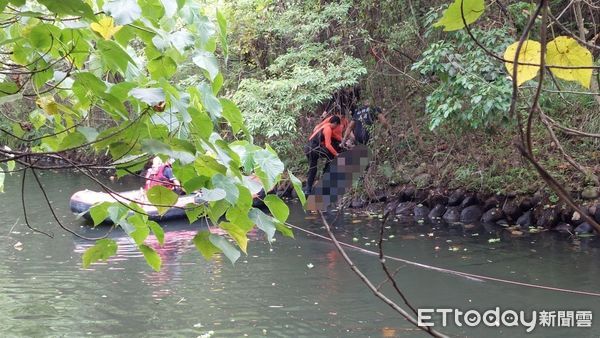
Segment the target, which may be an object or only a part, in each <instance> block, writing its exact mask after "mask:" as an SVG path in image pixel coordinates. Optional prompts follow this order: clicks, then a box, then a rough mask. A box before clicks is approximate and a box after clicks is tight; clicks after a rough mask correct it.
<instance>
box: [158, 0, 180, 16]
mask: <svg viewBox="0 0 600 338" xmlns="http://www.w3.org/2000/svg"><path fill="white" fill-rule="evenodd" d="M160 2H161V3H162V5H163V7H164V8H165V15H166V16H167V18H170V17H172V16H173V15H175V14H176V13H177V9H178V6H177V1H175V0H160Z"/></svg>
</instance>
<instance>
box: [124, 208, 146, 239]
mask: <svg viewBox="0 0 600 338" xmlns="http://www.w3.org/2000/svg"><path fill="white" fill-rule="evenodd" d="M127 223H129V224H130V225H132V226H133V227H134V230H133V231H132V232H128V234H129V237H131V238H132V239H133V241H134V242H135V244H137V245H141V244H143V243H144V241H145V240H146V238H148V235H149V234H150V228H148V225H147V224H146V222H145V221H144V219H143V217H142V216H141V215H140V214H137V213H136V214H134V215H132V216H129V217H128V218H127Z"/></svg>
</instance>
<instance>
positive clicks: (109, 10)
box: [49, 0, 142, 26]
mask: <svg viewBox="0 0 600 338" xmlns="http://www.w3.org/2000/svg"><path fill="white" fill-rule="evenodd" d="M49 1H55V0H49ZM102 10H104V11H105V12H106V14H108V15H110V16H112V17H113V18H114V19H115V23H116V24H117V25H121V26H124V25H128V24H130V23H132V22H134V21H135V20H137V19H139V18H140V17H141V16H142V9H141V8H140V6H139V5H138V3H137V1H136V0H106V3H105V4H104V6H103V7H102Z"/></svg>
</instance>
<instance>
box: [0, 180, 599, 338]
mask: <svg viewBox="0 0 600 338" xmlns="http://www.w3.org/2000/svg"><path fill="white" fill-rule="evenodd" d="M15 176H16V175H14V176H13V177H7V186H6V188H5V190H6V192H5V193H4V194H1V195H0V205H2V209H1V210H0V220H1V221H0V237H1V238H2V239H3V241H2V243H3V244H2V245H0V254H1V256H2V257H3V259H2V260H1V261H0V290H1V291H0V309H1V310H2V311H0V334H1V336H2V337H13V336H14V337H84V336H93V337H95V336H106V337H110V336H119V337H151V336H156V337H164V336H177V337H197V336H203V337H208V336H213V337H244V336H248V337H422V336H424V335H423V333H421V331H419V330H417V329H416V328H414V327H413V326H411V325H410V324H409V323H408V322H406V321H405V320H403V319H402V318H400V317H399V315H398V314H396V313H395V312H394V311H392V310H391V309H390V308H389V307H387V306H386V305H385V304H383V303H382V302H381V301H379V300H378V299H376V298H375V297H374V296H373V295H372V293H371V292H370V291H368V290H367V289H366V288H365V286H364V285H363V284H362V283H361V282H360V280H359V279H358V278H357V277H356V275H355V274H354V273H353V272H352V271H351V270H350V269H349V268H348V265H347V264H346V263H345V262H344V261H343V259H342V257H341V256H340V254H339V253H338V252H337V251H336V249H335V247H334V246H333V245H332V244H331V243H330V242H329V241H326V240H324V239H321V238H318V237H315V236H313V235H310V234H307V233H304V232H302V231H298V230H295V231H294V233H295V239H288V238H283V237H281V236H279V235H278V236H277V241H276V242H274V243H272V244H271V245H270V244H268V243H267V242H266V241H265V240H264V236H263V234H261V233H255V234H253V235H252V240H251V242H250V243H249V249H248V256H242V257H241V258H240V260H239V261H238V262H237V263H236V265H235V266H232V264H231V263H230V262H229V261H228V260H227V259H226V258H224V257H220V256H219V257H217V258H216V259H214V260H213V261H210V262H207V261H205V260H204V259H203V258H202V257H201V255H200V254H199V253H198V252H197V251H196V250H195V248H194V246H193V245H192V244H191V243H190V240H191V238H192V237H193V236H194V234H195V232H196V231H197V230H198V229H199V228H201V227H202V224H194V225H191V226H190V225H185V224H184V223H183V222H170V223H166V224H163V225H164V227H165V230H166V236H165V240H166V244H165V246H164V247H163V248H162V249H160V250H159V254H160V255H161V257H162V260H163V268H162V270H161V271H160V272H154V271H153V270H151V268H150V267H149V266H147V265H146V263H145V261H144V259H143V258H142V257H141V255H140V254H139V253H138V252H137V251H136V250H134V249H133V248H134V246H133V245H132V242H131V241H130V240H129V239H128V238H127V237H126V236H125V235H124V233H122V232H119V231H115V232H113V233H112V234H111V238H114V239H116V240H117V242H118V243H119V251H118V255H117V256H116V257H114V258H112V259H110V260H109V262H102V263H98V264H94V265H92V266H91V267H90V268H89V269H83V268H82V266H81V253H82V252H83V251H84V250H85V249H86V248H87V247H89V246H90V245H91V244H90V243H89V242H87V241H85V240H81V239H78V238H76V237H75V236H73V235H71V234H69V233H67V232H65V231H62V230H61V229H60V228H59V227H58V225H57V224H56V223H55V222H54V221H53V220H52V219H51V217H50V214H49V212H48V209H47V207H46V206H45V204H44V203H45V202H44V200H43V198H42V196H41V194H40V193H39V191H38V190H37V189H36V187H35V186H34V184H33V183H34V181H33V179H32V178H31V177H30V179H28V180H27V181H26V187H25V194H26V196H25V197H26V203H27V206H28V217H29V220H30V223H31V224H32V225H33V226H34V227H37V228H39V229H41V230H44V231H46V232H51V233H52V234H53V235H54V238H49V237H47V236H45V235H41V234H37V233H33V232H32V231H31V230H29V229H28V228H27V227H26V226H25V224H24V221H23V213H22V209H21V205H20V203H21V193H20V179H19V178H18V177H15ZM42 181H43V182H44V185H45V188H46V189H47V191H48V192H49V197H50V199H51V201H52V204H53V206H54V208H55V209H56V211H57V215H58V217H60V219H61V220H62V221H63V223H64V225H66V226H67V227H69V228H70V229H72V230H75V231H78V232H80V233H82V234H84V235H86V236H97V235H101V234H102V233H103V232H104V231H106V230H107V229H106V228H97V229H90V228H89V226H88V225H87V224H86V223H85V222H84V221H83V220H78V219H76V218H75V216H74V215H72V214H71V213H70V211H69V210H68V199H69V197H70V195H71V194H72V193H73V192H75V191H77V190H80V189H83V188H85V187H88V186H91V183H90V182H89V181H87V180H86V179H85V178H84V177H82V176H80V175H77V174H64V173H60V174H59V173H55V174H46V175H43V176H42ZM136 184H137V182H121V183H113V186H114V187H115V188H117V189H122V190H126V189H130V188H132V187H134V186H135V185H136ZM333 216H334V215H331V217H332V218H333ZM341 216H342V217H338V218H337V220H336V221H335V233H336V236H337V237H338V239H339V240H340V241H342V242H345V243H349V244H351V245H354V246H356V247H360V248H363V249H366V250H369V251H376V250H377V246H376V244H375V242H374V241H375V240H376V239H377V234H378V229H379V222H378V220H377V215H376V214H372V215H362V216H355V217H352V216H351V215H348V214H343V215H341ZM290 223H292V224H294V225H297V226H300V227H301V228H303V229H307V230H309V231H312V232H314V233H318V234H325V232H324V230H323V228H322V225H321V224H320V222H319V221H318V220H317V218H316V217H315V215H311V214H306V213H304V212H303V211H302V210H301V208H299V207H298V206H297V205H293V206H292V212H291V216H290ZM490 239H492V243H490V241H489V240H490ZM495 239H499V241H498V242H494V240H495ZM149 241H150V242H151V241H152V239H151V238H150V239H149ZM384 243H385V244H384V248H385V252H386V254H388V255H390V256H393V257H401V258H404V259H408V260H411V261H417V262H419V263H423V264H428V265H433V266H438V267H444V268H448V269H455V270H458V271H463V272H470V273H475V274H480V275H487V276H493V277H497V278H502V279H507V280H514V281H519V282H525V283H533V284H541V285H546V286H552V287H560V288H567V289H576V290H585V291H590V292H600V286H599V283H598V282H597V281H598V280H599V279H600V264H599V263H598V260H599V259H600V243H599V241H598V240H597V239H593V238H591V239H590V238H586V239H580V240H576V239H572V238H568V236H562V235H557V234H551V233H541V234H532V235H527V236H521V237H511V236H510V234H509V233H508V232H507V231H504V230H502V229H499V228H494V227H492V228H489V227H488V228H485V227H476V228H474V229H470V230H469V231H465V230H463V229H462V228H461V227H456V226H447V225H427V224H426V225H420V224H416V223H413V222H399V221H396V222H391V223H390V224H389V228H388V229H386V235H385V242H384ZM151 244H152V243H151ZM347 252H348V254H349V256H350V257H351V259H352V260H353V261H354V262H355V264H356V265H357V266H358V267H359V268H360V269H361V270H362V271H363V272H364V273H365V274H366V275H367V276H368V277H369V278H370V279H371V280H373V282H374V284H375V285H378V284H379V283H380V282H381V281H383V280H384V274H383V273H382V270H381V267H380V264H379V261H378V259H377V258H376V257H375V256H372V255H369V254H368V253H365V252H364V251H359V250H356V249H351V248H350V249H348V250H347ZM387 263H388V264H389V266H390V269H391V270H392V271H396V270H397V281H398V283H399V285H400V287H401V288H402V290H403V291H404V292H405V294H406V295H407V296H408V298H409V300H410V302H411V303H412V304H413V305H414V306H415V307H418V308H448V309H460V310H461V311H467V310H470V309H477V310H480V311H481V312H483V311H485V310H489V309H494V308H495V307H499V308H500V309H501V310H502V311H503V310H508V309H512V310H516V311H525V313H526V317H527V319H530V318H531V316H532V312H531V311H534V310H535V311H538V312H539V311H542V310H546V311H567V312H566V313H567V314H568V313H569V311H572V312H570V313H572V314H573V313H575V311H592V314H593V316H596V317H593V318H592V326H591V327H590V328H584V327H570V328H569V327H552V328H546V327H541V326H540V323H539V321H538V325H537V327H536V328H535V330H534V331H533V333H532V334H529V336H533V337H565V336H570V337H598V336H600V301H599V300H600V298H598V297H595V296H586V295H577V294H569V293H562V292H556V291H549V290H543V289H537V288H528V287H523V286H516V285H510V284H504V283H498V282H491V281H482V280H476V279H469V278H464V277H460V276H456V275H452V274H448V273H443V272H439V271H434V270H429V269H424V268H419V267H414V266H411V265H407V264H403V263H398V262H394V261H393V260H390V259H388V260H387ZM382 291H383V292H385V293H386V294H388V295H389V296H390V298H392V299H394V300H396V301H398V302H399V303H402V302H401V301H399V300H398V296H397V294H394V293H393V291H392V288H391V287H390V285H389V283H387V284H385V285H384V286H383V287H382ZM555 314H556V315H557V317H558V315H559V314H558V312H556V313H555ZM538 316H539V314H538ZM440 318H441V317H440V316H439V315H438V317H435V315H434V319H435V321H436V323H437V325H438V326H436V329H438V330H440V331H442V332H444V333H447V334H449V335H451V336H455V337H465V336H467V337H482V336H485V337H500V336H505V335H510V336H514V337H517V336H525V335H527V334H526V333H525V327H524V326H520V327H500V328H486V327H485V326H482V325H480V326H478V327H467V326H465V325H464V324H463V325H462V326H458V325H457V324H456V323H454V322H453V321H452V320H450V321H449V325H450V326H448V327H440V326H439V325H440V324H441V322H440ZM584 322H585V321H576V320H574V321H573V324H572V325H576V324H578V323H579V324H583V323H584ZM555 324H557V325H558V324H559V322H558V321H556V322H555ZM563 324H564V325H571V324H569V323H567V322H565V323H563Z"/></svg>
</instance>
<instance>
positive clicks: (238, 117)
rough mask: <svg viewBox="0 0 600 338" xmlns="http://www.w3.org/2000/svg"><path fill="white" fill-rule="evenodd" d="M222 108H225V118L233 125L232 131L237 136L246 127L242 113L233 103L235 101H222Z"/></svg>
mask: <svg viewBox="0 0 600 338" xmlns="http://www.w3.org/2000/svg"><path fill="white" fill-rule="evenodd" d="M219 101H220V102H221V106H222V107H223V117H224V118H225V119H226V120H227V121H228V122H229V124H230V125H231V129H232V130H233V133H234V134H237V133H238V132H239V131H240V130H241V129H242V128H243V127H244V119H243V118H242V112H241V111H240V109H239V108H238V107H237V106H236V105H235V103H233V101H230V100H227V99H220V100H219Z"/></svg>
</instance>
